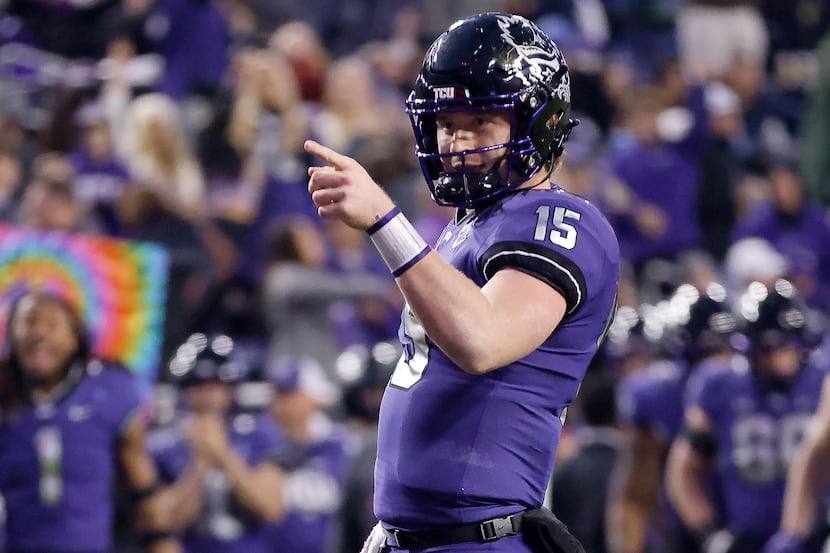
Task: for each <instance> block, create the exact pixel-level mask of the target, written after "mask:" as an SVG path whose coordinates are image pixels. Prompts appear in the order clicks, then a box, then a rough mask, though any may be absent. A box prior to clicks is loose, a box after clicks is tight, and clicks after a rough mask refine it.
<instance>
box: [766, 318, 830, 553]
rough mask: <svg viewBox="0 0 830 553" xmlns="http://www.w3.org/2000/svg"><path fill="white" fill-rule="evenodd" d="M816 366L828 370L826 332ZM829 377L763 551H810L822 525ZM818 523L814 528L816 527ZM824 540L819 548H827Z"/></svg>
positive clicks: (828, 458)
mask: <svg viewBox="0 0 830 553" xmlns="http://www.w3.org/2000/svg"><path fill="white" fill-rule="evenodd" d="M813 362H814V363H815V364H816V366H817V367H820V368H822V369H824V371H825V372H827V371H828V370H830V334H828V335H827V337H826V339H825V341H824V344H823V345H822V347H821V348H820V349H818V350H817V351H816V353H815V355H814V358H813ZM828 466H830V377H828V376H825V377H824V382H823V383H822V386H821V400H820V404H819V407H818V411H816V413H815V415H813V418H812V419H811V420H810V423H809V427H808V430H807V433H806V434H805V436H804V440H803V441H802V442H801V444H800V445H799V446H798V449H797V450H796V452H795V455H794V456H793V460H792V463H790V471H789V473H788V475H787V491H786V494H785V495H784V514H783V516H782V517H781V528H780V529H779V530H778V532H777V533H776V534H775V535H774V536H773V537H772V539H770V541H769V542H768V543H767V545H766V547H765V548H764V553H805V552H807V551H814V550H817V549H818V548H817V547H816V543H815V542H816V541H821V539H823V538H824V535H822V534H823V533H825V532H826V528H821V526H822V521H821V520H820V518H819V516H818V514H819V512H820V510H821V507H822V498H823V497H824V494H825V491H826V489H827V482H828V479H830V470H827V467H828ZM816 526H818V528H816ZM827 547H828V544H825V547H824V549H823V551H827V550H828V549H827Z"/></svg>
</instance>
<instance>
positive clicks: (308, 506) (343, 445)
mask: <svg viewBox="0 0 830 553" xmlns="http://www.w3.org/2000/svg"><path fill="white" fill-rule="evenodd" d="M268 373H269V378H270V380H271V382H272V383H273V384H274V398H273V400H272V401H271V405H270V413H271V415H272V416H273V417H274V419H275V420H276V421H277V422H278V423H279V426H280V428H281V429H282V431H283V433H284V435H285V438H284V440H282V441H281V442H280V443H279V444H278V445H277V447H276V450H275V452H274V456H273V458H272V459H273V461H274V462H275V463H277V464H278V465H279V467H280V469H281V470H282V471H283V472H284V475H285V476H284V482H283V493H282V500H283V517H282V518H281V519H280V520H279V522H277V523H275V524H272V525H270V526H268V528H267V529H266V531H265V533H266V537H267V538H266V539H267V541H268V543H269V545H270V547H271V550H272V551H277V550H281V551H291V552H293V553H325V552H326V551H330V550H331V548H332V542H333V538H334V537H335V524H336V514H337V513H338V511H339V509H340V502H341V501H342V495H343V478H344V474H345V469H346V463H347V454H348V453H349V447H348V442H349V439H348V435H347V434H346V432H345V429H344V428H343V427H342V426H340V425H339V424H336V423H334V422H333V421H332V420H330V419H329V418H328V417H327V416H326V415H325V414H324V413H323V409H325V408H327V407H330V406H332V405H333V403H334V402H335V401H336V400H337V399H339V390H338V389H337V388H336V386H334V385H333V384H332V383H331V382H330V381H329V380H328V377H327V376H326V375H325V373H324V372H323V369H322V368H321V367H320V366H319V365H317V364H316V362H314V361H312V360H308V359H290V358H279V359H276V360H274V361H273V362H271V363H269V365H268Z"/></svg>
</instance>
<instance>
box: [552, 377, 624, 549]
mask: <svg viewBox="0 0 830 553" xmlns="http://www.w3.org/2000/svg"><path fill="white" fill-rule="evenodd" d="M577 408H578V413H579V415H581V417H580V418H581V420H582V422H583V423H584V424H583V425H582V427H580V428H579V429H578V430H577V435H576V440H577V448H578V449H577V451H576V453H575V454H574V455H573V456H572V457H569V458H568V459H566V460H565V461H563V462H561V463H557V464H556V467H555V469H554V472H553V479H552V481H551V490H552V495H551V504H552V507H551V508H552V510H553V511H554V512H555V513H556V514H557V516H558V517H559V519H560V520H561V521H562V522H564V523H565V525H567V527H568V530H570V531H571V533H573V535H574V536H576V537H577V538H578V539H579V541H580V542H582V545H583V546H584V547H585V550H586V551H591V552H592V553H605V552H606V551H607V549H606V546H605V543H606V537H605V531H604V529H605V510H606V508H605V505H606V500H607V496H608V486H609V484H610V480H611V473H612V470H613V468H614V463H615V460H616V458H617V455H618V454H619V452H620V451H621V450H622V446H623V436H622V434H621V433H620V432H619V430H618V429H617V428H616V415H615V408H616V407H615V403H614V381H613V380H612V379H611V378H609V377H608V376H606V375H604V374H602V373H599V372H594V373H588V375H587V376H586V380H585V382H584V383H583V385H582V387H581V389H580V394H579V401H578V402H577Z"/></svg>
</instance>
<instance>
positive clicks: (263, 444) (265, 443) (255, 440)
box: [248, 415, 280, 466]
mask: <svg viewBox="0 0 830 553" xmlns="http://www.w3.org/2000/svg"><path fill="white" fill-rule="evenodd" d="M279 440H280V432H279V429H278V428H277V425H276V424H274V422H273V420H272V419H271V418H270V417H268V416H265V415H263V416H260V417H258V418H257V424H256V429H255V430H254V434H253V436H251V452H250V459H248V462H249V463H250V465H251V466H256V465H258V464H260V463H262V462H265V461H269V460H272V459H273V458H274V450H275V448H276V447H277V444H278V443H279Z"/></svg>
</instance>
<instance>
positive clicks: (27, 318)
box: [11, 296, 79, 382]
mask: <svg viewBox="0 0 830 553" xmlns="http://www.w3.org/2000/svg"><path fill="white" fill-rule="evenodd" d="M11 340H12V348H13V351H14V352H15V354H16V355H17V358H18V360H19V362H20V364H21V368H22V369H23V371H24V372H25V374H26V376H28V377H29V378H31V379H32V380H34V381H36V382H37V381H41V382H51V381H54V380H55V379H57V378H59V377H60V376H61V375H62V373H63V370H64V369H65V368H66V366H67V364H68V363H69V360H70V359H71V358H72V356H74V355H75V353H76V352H77V351H78V346H79V343H78V336H77V334H76V331H75V328H74V327H73V323H72V319H71V316H70V314H69V313H68V312H67V311H66V309H65V308H64V307H63V306H61V305H60V304H58V303H57V302H56V301H54V300H50V299H47V298H43V297H38V296H26V297H25V298H23V299H22V300H21V301H20V304H18V306H17V312H16V316H15V318H14V321H13V322H12V325H11Z"/></svg>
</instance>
